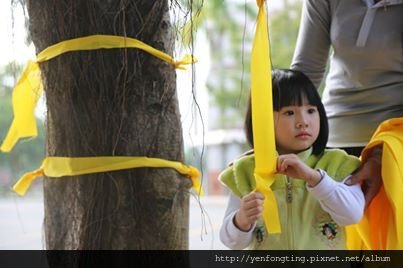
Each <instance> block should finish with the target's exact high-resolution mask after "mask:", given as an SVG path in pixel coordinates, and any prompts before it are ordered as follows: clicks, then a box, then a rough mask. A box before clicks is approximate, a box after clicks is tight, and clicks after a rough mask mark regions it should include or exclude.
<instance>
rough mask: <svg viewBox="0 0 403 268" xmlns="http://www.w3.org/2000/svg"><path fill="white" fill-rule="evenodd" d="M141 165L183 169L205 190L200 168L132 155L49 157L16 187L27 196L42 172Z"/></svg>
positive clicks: (72, 173)
mask: <svg viewBox="0 0 403 268" xmlns="http://www.w3.org/2000/svg"><path fill="white" fill-rule="evenodd" d="M140 167H157V168H173V169H176V170H177V171H178V172H179V173H181V174H183V175H186V176H188V177H189V178H190V179H191V180H192V183H193V189H194V190H195V191H196V192H197V193H198V194H202V188H201V184H200V181H199V177H200V172H199V171H198V170H197V169H196V168H194V167H192V166H186V165H184V164H182V163H180V162H176V161H169V160H164V159H159V158H149V157H131V156H114V157H110V156H101V157H47V158H45V159H44V160H43V162H42V164H41V166H40V167H39V168H38V169H37V170H34V171H31V172H28V173H25V174H24V175H23V176H22V177H21V178H20V179H19V180H18V182H17V183H16V184H15V185H14V187H13V190H14V191H15V192H16V193H18V194H19V195H21V196H23V195H25V192H26V191H27V190H28V188H29V187H30V185H31V183H32V182H33V181H34V180H35V179H36V178H37V177H41V176H47V177H50V178H60V177H64V176H78V175H83V174H92V173H99V172H107V171H108V172H109V171H116V170H124V169H131V168H140Z"/></svg>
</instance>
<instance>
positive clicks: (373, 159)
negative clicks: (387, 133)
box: [349, 146, 382, 207]
mask: <svg viewBox="0 0 403 268" xmlns="http://www.w3.org/2000/svg"><path fill="white" fill-rule="evenodd" d="M381 167H382V147H380V146H379V147H375V148H374V149H372V151H371V152H370V153H369V156H368V157H367V158H366V159H365V160H364V162H363V163H362V164H361V167H360V168H359V169H358V170H357V172H355V173H354V174H353V175H352V176H351V178H350V180H349V184H356V183H362V190H363V192H364V196H365V207H367V206H368V205H369V204H370V203H371V201H372V199H374V197H375V196H376V195H377V194H378V192H379V189H380V188H381V186H382V172H381Z"/></svg>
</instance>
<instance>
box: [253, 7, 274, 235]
mask: <svg viewBox="0 0 403 268" xmlns="http://www.w3.org/2000/svg"><path fill="white" fill-rule="evenodd" d="M257 5H258V7H259V13H258V18H257V26H256V33H255V39H254V42H253V47H252V56H251V92H252V93H251V95H252V98H251V99H252V124H253V143H254V151H255V180H256V189H255V190H256V191H258V192H261V193H263V194H264V196H265V200H264V203H263V218H264V221H265V224H266V228H267V231H268V232H269V233H280V232H281V226H280V220H279V215H278V208H277V201H276V198H275V196H274V193H273V191H272V190H271V188H270V186H271V185H272V184H273V182H274V179H275V172H276V145H275V137H274V119H273V104H272V98H273V97H272V83H271V60H270V44H269V32H268V26H267V15H266V12H265V8H264V1H263V0H257Z"/></svg>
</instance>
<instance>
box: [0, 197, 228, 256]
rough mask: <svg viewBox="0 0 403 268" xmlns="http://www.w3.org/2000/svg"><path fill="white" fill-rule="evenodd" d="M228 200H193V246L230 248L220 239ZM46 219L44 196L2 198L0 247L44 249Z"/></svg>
mask: <svg viewBox="0 0 403 268" xmlns="http://www.w3.org/2000/svg"><path fill="white" fill-rule="evenodd" d="M226 201H227V199H226V197H202V198H201V200H200V202H201V204H202V207H203V209H204V210H202V209H201V208H200V206H199V205H198V202H197V201H196V200H195V198H192V199H191V201H190V224H189V248H190V249H201V250H210V249H226V248H225V246H224V245H222V244H221V242H220V241H219V238H218V231H219V228H220V225H221V222H222V218H223V215H224V211H225V207H226ZM42 222H43V202H42V200H41V199H40V198H28V199H27V198H20V197H17V196H16V197H13V198H7V199H0V250H4V249H18V250H22V249H44V243H43V242H42V240H43V239H42Z"/></svg>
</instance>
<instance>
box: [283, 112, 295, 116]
mask: <svg viewBox="0 0 403 268" xmlns="http://www.w3.org/2000/svg"><path fill="white" fill-rule="evenodd" d="M293 114H294V111H285V112H284V115H288V116H289V115H293Z"/></svg>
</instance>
